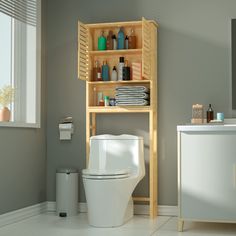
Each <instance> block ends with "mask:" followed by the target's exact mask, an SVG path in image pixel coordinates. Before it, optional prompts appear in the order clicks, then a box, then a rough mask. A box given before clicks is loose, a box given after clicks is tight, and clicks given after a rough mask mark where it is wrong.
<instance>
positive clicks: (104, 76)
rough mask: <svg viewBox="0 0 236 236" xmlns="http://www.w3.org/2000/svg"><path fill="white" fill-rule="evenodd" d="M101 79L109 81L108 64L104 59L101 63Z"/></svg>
mask: <svg viewBox="0 0 236 236" xmlns="http://www.w3.org/2000/svg"><path fill="white" fill-rule="evenodd" d="M102 80H103V81H109V66H108V65H107V62H106V61H104V62H103V65H102Z"/></svg>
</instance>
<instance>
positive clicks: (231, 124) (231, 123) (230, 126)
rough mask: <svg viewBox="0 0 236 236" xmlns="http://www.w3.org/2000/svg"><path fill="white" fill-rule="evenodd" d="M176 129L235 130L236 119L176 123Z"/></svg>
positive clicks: (198, 130)
mask: <svg viewBox="0 0 236 236" xmlns="http://www.w3.org/2000/svg"><path fill="white" fill-rule="evenodd" d="M177 131H197V132H202V131H210V132H215V131H236V119H225V121H224V123H222V124H209V123H207V124H185V125H178V126H177Z"/></svg>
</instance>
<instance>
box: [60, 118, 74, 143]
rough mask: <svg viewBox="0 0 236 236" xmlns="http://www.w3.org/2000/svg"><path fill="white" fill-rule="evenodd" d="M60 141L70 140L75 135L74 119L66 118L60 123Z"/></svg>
mask: <svg viewBox="0 0 236 236" xmlns="http://www.w3.org/2000/svg"><path fill="white" fill-rule="evenodd" d="M59 133H60V140H70V139H71V135H72V134H73V133H74V125H73V119H72V117H65V118H63V119H62V120H61V122H60V123H59Z"/></svg>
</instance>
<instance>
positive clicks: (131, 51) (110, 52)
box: [89, 48, 142, 56]
mask: <svg viewBox="0 0 236 236" xmlns="http://www.w3.org/2000/svg"><path fill="white" fill-rule="evenodd" d="M141 53H142V49H139V48H138V49H124V50H102V51H89V55H91V56H104V55H120V54H122V55H127V54H129V55H133V54H141Z"/></svg>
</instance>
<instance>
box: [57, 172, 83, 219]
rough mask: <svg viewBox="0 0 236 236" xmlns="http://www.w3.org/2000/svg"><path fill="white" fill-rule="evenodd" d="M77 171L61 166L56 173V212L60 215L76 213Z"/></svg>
mask: <svg viewBox="0 0 236 236" xmlns="http://www.w3.org/2000/svg"><path fill="white" fill-rule="evenodd" d="M78 182H79V181H78V171H77V170H76V169H69V168H61V169H57V173H56V212H57V215H59V216H61V217H65V216H73V215H77V214H78V185H79V183H78Z"/></svg>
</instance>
